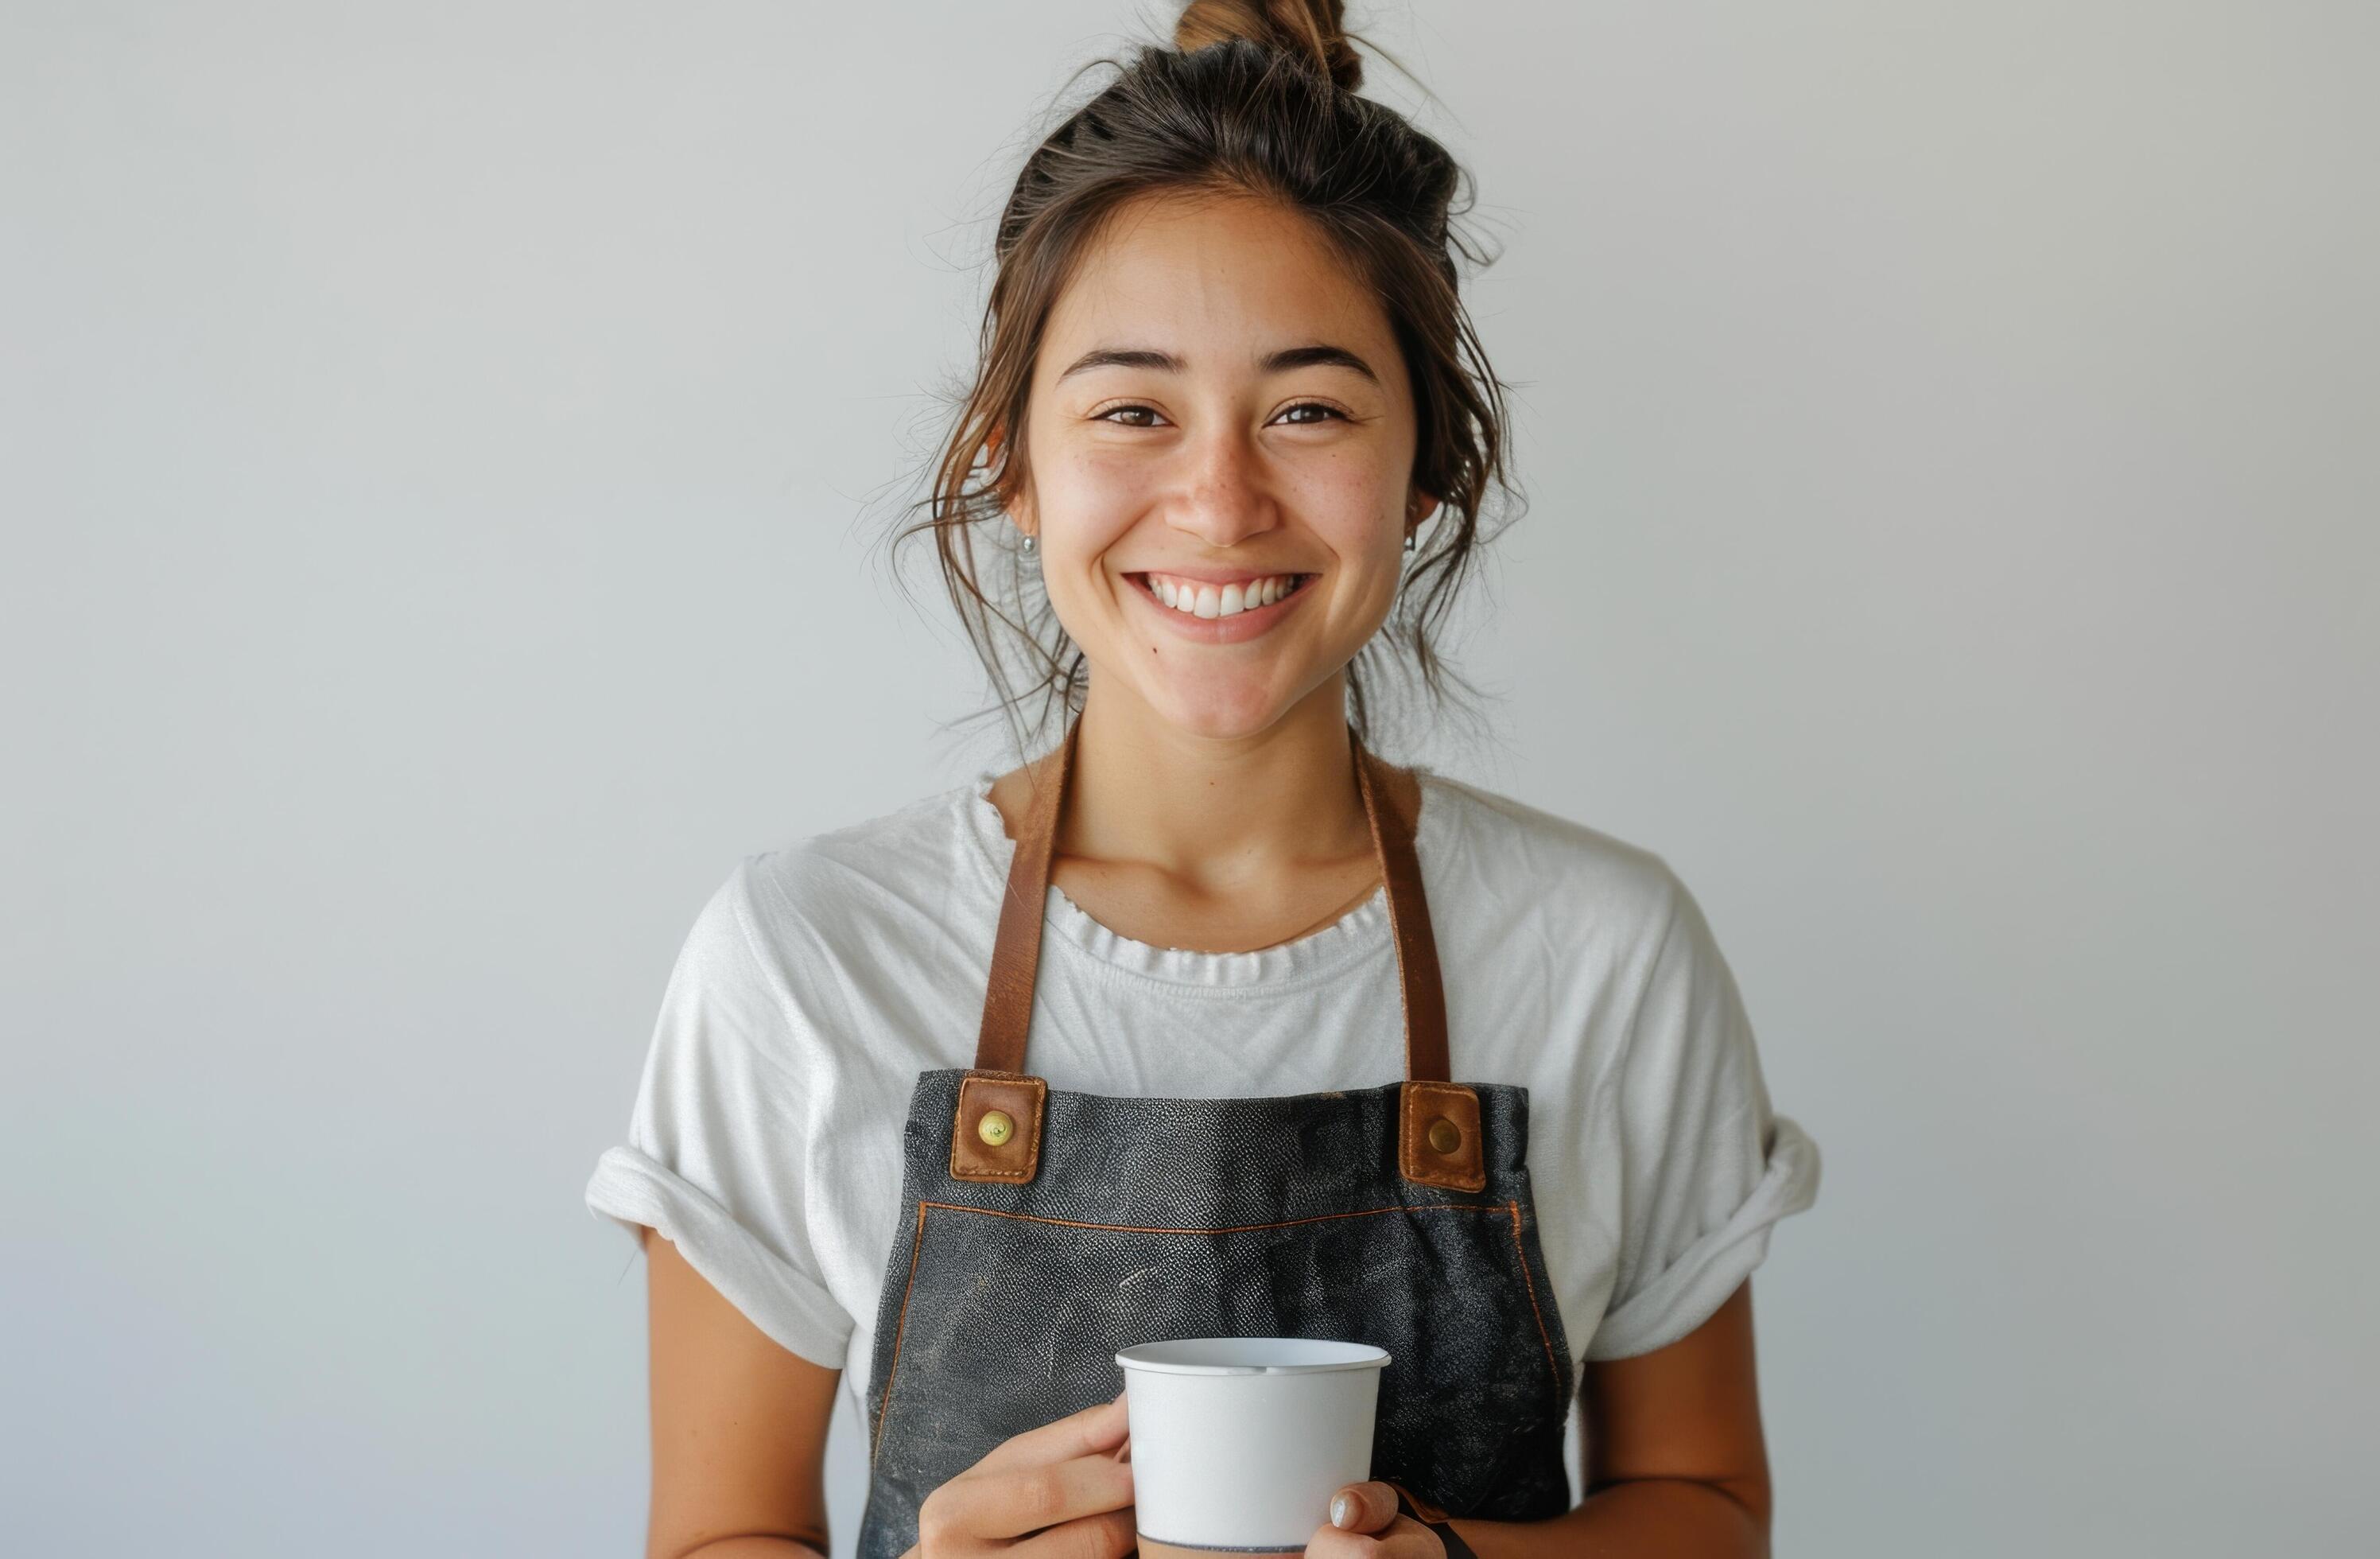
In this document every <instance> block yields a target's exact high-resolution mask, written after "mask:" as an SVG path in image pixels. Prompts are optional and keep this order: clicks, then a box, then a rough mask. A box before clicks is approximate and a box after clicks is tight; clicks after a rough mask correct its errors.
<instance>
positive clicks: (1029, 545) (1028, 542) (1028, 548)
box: [1025, 531, 1037, 553]
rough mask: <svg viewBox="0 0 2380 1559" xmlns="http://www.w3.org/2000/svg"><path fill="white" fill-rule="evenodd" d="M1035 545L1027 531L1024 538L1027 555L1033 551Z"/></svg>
mask: <svg viewBox="0 0 2380 1559" xmlns="http://www.w3.org/2000/svg"><path fill="white" fill-rule="evenodd" d="M1036 544H1037V543H1036V542H1035V541H1034V539H1033V536H1032V534H1031V533H1030V532H1029V531H1028V532H1027V533H1026V537H1025V550H1026V552H1028V553H1029V552H1031V551H1032V550H1033V549H1034V547H1035V545H1036Z"/></svg>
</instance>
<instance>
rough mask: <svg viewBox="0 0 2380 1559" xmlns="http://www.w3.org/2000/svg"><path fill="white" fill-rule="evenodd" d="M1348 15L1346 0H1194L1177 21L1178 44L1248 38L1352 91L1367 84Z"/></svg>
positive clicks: (1188, 48)
mask: <svg viewBox="0 0 2380 1559" xmlns="http://www.w3.org/2000/svg"><path fill="white" fill-rule="evenodd" d="M1344 17H1345V8H1344V6H1342V4H1341V0H1190V4H1189V5H1187V6H1184V7H1183V10H1182V19H1181V20H1179V21H1177V22H1175V23H1174V24H1173V46H1174V47H1175V48H1177V49H1179V50H1181V51H1182V52H1183V53H1184V54H1187V53H1189V52H1190V51H1191V50H1193V49H1202V48H1205V47H1206V46H1207V45H1208V44H1209V43H1228V42H1230V41H1231V40H1232V39H1234V38H1245V39H1246V40H1248V41H1249V42H1250V43H1261V44H1263V45H1265V46H1266V47H1267V48H1272V49H1280V50H1282V51H1284V52H1286V53H1288V54H1292V55H1297V56H1298V57H1299V58H1301V59H1304V60H1306V61H1308V62H1309V63H1311V64H1312V65H1314V66H1315V67H1317V68H1318V69H1319V70H1320V71H1321V72H1322V73H1323V74H1324V75H1326V76H1328V77H1329V78H1330V84H1331V85H1332V86H1335V87H1337V88H1339V89H1340V90H1341V91H1350V92H1352V91H1354V90H1355V89H1356V88H1358V87H1360V86H1362V85H1363V84H1364V61H1363V57H1362V56H1361V55H1357V54H1356V53H1355V45H1354V43H1352V42H1351V41H1350V40H1349V38H1348V34H1347V31H1346V29H1345V27H1344V25H1343V22H1344Z"/></svg>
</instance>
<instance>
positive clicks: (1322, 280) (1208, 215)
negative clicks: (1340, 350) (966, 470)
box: [1041, 193, 1393, 373]
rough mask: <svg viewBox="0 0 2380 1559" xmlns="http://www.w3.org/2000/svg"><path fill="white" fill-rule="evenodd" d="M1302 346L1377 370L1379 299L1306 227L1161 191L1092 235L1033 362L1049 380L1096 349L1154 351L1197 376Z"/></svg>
mask: <svg viewBox="0 0 2380 1559" xmlns="http://www.w3.org/2000/svg"><path fill="white" fill-rule="evenodd" d="M1310 339H1323V340H1330V341H1335V342H1338V343H1340V344H1342V345H1344V346H1346V347H1351V348H1353V349H1354V350H1356V351H1358V352H1361V353H1363V354H1364V355H1365V356H1366V357H1372V358H1373V359H1374V360H1375V361H1378V360H1379V359H1378V357H1374V354H1375V353H1379V354H1381V355H1383V356H1385V355H1387V354H1388V353H1389V352H1390V351H1391V350H1392V349H1393V341H1392V337H1391V332H1390V327H1389V321H1388V315H1387V311H1385V310H1384V309H1383V308H1382V307H1381V306H1380V303H1379V300H1378V298H1376V297H1375V296H1374V295H1373V293H1372V291H1371V289H1370V288H1369V287H1367V286H1365V285H1364V284H1363V282H1362V281H1360V280H1359V279H1358V278H1357V277H1356V275H1355V274H1354V272H1352V271H1351V270H1350V269H1349V268H1348V266H1347V265H1346V263H1345V262H1343V261H1342V259H1341V258H1340V256H1339V255H1338V254H1337V253H1336V252H1335V251H1334V250H1332V249H1331V248H1330V245H1329V244H1327V243H1326V242H1324V240H1323V238H1322V236H1321V235H1320V234H1319V233H1318V232H1317V231H1316V229H1315V227H1314V225H1313V224H1312V223H1310V222H1308V221H1307V220H1306V219H1305V217H1303V216H1301V215H1299V214H1298V213H1295V212H1293V211H1291V210H1289V209H1287V208H1285V207H1283V206H1281V205H1280V204H1278V203H1276V202H1273V201H1262V200H1258V199H1257V198H1255V197H1253V196H1248V195H1207V194H1201V195H1190V194H1185V193H1169V194H1159V195H1152V196H1144V197H1142V198H1140V199H1138V200H1135V201H1131V202H1129V203H1128V204H1126V205H1124V206H1123V207H1121V208H1119V209H1118V210H1117V211H1116V213H1114V214H1113V215H1111V217H1110V218H1109V220H1108V222H1107V223H1106V225H1104V226H1103V227H1102V228H1101V229H1100V230H1099V232H1098V233H1096V234H1095V235H1094V236H1093V237H1092V238H1091V239H1090V240H1089V242H1088V245H1087V248H1086V250H1085V251H1084V254H1083V257H1082V262H1081V264H1080V265H1079V266H1078V268H1077V269H1076V271H1075V275H1074V277H1073V278H1072V280H1070V281H1069V282H1068V284H1067V285H1066V287H1065V289H1064V290H1063V291H1062V293H1061V294H1060V296H1059V298H1058V302H1057V305H1056V307H1055V308H1054V309H1053V310H1052V311H1050V320H1049V323H1048V325H1047V326H1046V327H1045V332H1044V335H1043V341H1042V347H1043V350H1042V353H1041V362H1042V363H1043V364H1044V365H1053V366H1050V367H1049V371H1050V372H1053V373H1054V372H1056V371H1057V370H1058V368H1060V367H1062V366H1063V365H1064V364H1065V363H1066V362H1070V361H1072V360H1073V359H1074V356H1075V352H1077V351H1079V350H1082V349H1085V348H1088V347H1093V346H1133V347H1158V348H1160V349H1162V350H1168V351H1172V352H1175V353H1177V354H1179V355H1181V356H1183V357H1184V358H1186V359H1189V361H1190V367H1191V371H1192V372H1194V373H1204V372H1208V371H1214V370H1218V369H1239V368H1247V367H1251V366H1253V363H1254V359H1256V357H1257V355H1258V354H1260V353H1262V352H1267V351H1270V350H1273V349H1275V348H1277V347H1281V346H1283V345H1288V344H1295V343H1302V342H1305V341H1307V340H1310ZM1201 348H1204V349H1203V350H1202V349H1201Z"/></svg>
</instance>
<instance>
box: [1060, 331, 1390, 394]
mask: <svg viewBox="0 0 2380 1559" xmlns="http://www.w3.org/2000/svg"><path fill="white" fill-rule="evenodd" d="M1188 367H1189V364H1188V363H1186V362H1184V360H1183V359H1180V358H1177V357H1175V356H1174V355H1173V354H1172V353H1171V352H1160V351H1159V350H1157V349H1156V348H1155V347H1093V348H1092V349H1091V350H1089V351H1087V352H1085V353H1084V354H1083V355H1082V356H1081V357H1079V358H1076V359H1075V360H1074V361H1073V362H1072V363H1071V364H1069V365H1068V366H1067V368H1066V371H1064V372H1063V373H1061V374H1059V375H1058V378H1059V379H1060V380H1064V379H1068V378H1071V377H1073V376H1074V375H1075V374H1077V373H1087V372H1088V371H1091V370H1092V369H1095V368H1151V369H1156V370H1157V371H1160V372H1163V373H1180V372H1182V371H1184V370H1185V369H1187V368H1188ZM1257 367H1258V368H1260V369H1262V370H1263V371H1265V372H1267V373H1286V372H1287V371H1290V370H1291V369H1293V368H1343V369H1346V370H1348V371H1350V372H1354V373H1360V374H1362V375H1363V376H1364V377H1365V378H1366V379H1368V380H1370V381H1371V382H1372V383H1373V384H1378V383H1379V382H1380V376H1379V375H1378V374H1377V373H1375V372H1373V371H1372V365H1371V364H1370V363H1367V362H1366V361H1365V360H1364V359H1362V358H1359V357H1357V356H1356V355H1355V354H1354V353H1353V352H1351V351H1349V350H1348V349H1347V348H1346V347H1333V346H1331V345H1330V343H1328V342H1322V341H1318V342H1315V343H1313V344H1312V345H1310V346H1305V347H1282V348H1281V350H1280V351H1278V352H1273V353H1269V354H1268V355H1267V356H1265V357H1263V358H1260V359H1257ZM1053 383H1054V381H1053Z"/></svg>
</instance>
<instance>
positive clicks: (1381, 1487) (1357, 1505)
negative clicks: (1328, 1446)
mask: <svg viewBox="0 0 2380 1559" xmlns="http://www.w3.org/2000/svg"><path fill="white" fill-rule="evenodd" d="M1396 1518H1397V1492H1396V1491H1395V1490H1394V1489H1391V1488H1390V1487H1389V1486H1388V1485H1387V1484H1386V1483H1381V1482H1377V1481H1376V1482H1370V1483H1350V1484H1349V1485H1347V1487H1345V1488H1343V1489H1342V1490H1340V1491H1339V1492H1338V1493H1337V1494H1335V1495H1333V1496H1332V1497H1331V1501H1330V1524H1331V1525H1332V1526H1333V1527H1336V1528H1338V1529H1340V1530H1342V1531H1348V1532H1377V1531H1378V1530H1379V1529H1381V1528H1383V1527H1386V1526H1388V1525H1389V1524H1390V1523H1391V1522H1393V1521H1394V1520H1396Z"/></svg>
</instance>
